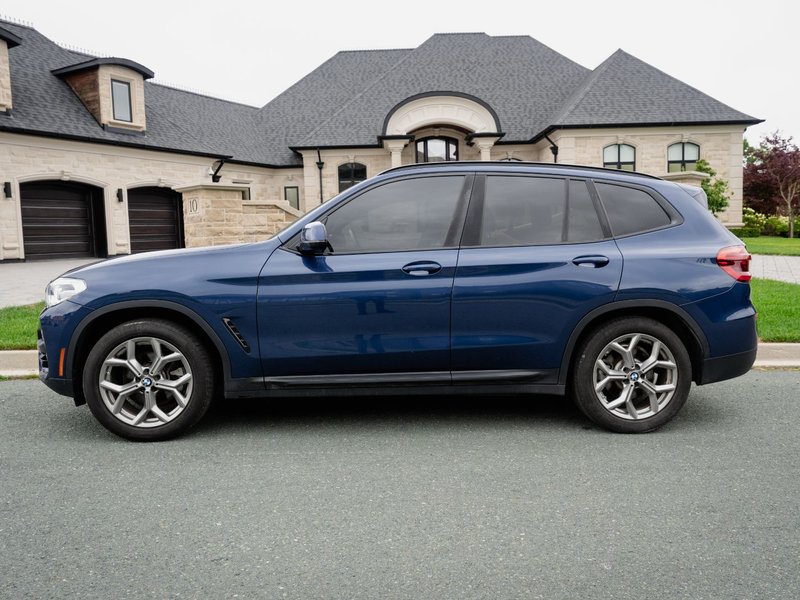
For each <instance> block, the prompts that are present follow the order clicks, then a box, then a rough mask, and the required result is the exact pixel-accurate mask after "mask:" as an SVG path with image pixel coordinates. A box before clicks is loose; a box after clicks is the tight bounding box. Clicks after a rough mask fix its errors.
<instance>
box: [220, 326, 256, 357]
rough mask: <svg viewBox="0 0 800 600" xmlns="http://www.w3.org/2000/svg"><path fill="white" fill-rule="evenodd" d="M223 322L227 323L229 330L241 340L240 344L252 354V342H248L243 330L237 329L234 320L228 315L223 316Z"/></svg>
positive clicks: (238, 340)
mask: <svg viewBox="0 0 800 600" xmlns="http://www.w3.org/2000/svg"><path fill="white" fill-rule="evenodd" d="M222 322H223V323H225V327H227V328H228V331H230V332H231V335H232V336H233V337H234V338H236V341H237V342H239V345H240V346H241V347H242V349H243V350H244V351H245V352H247V353H248V354H250V344H248V343H247V340H246V339H244V336H243V335H242V332H241V331H239V330H238V329H237V327H236V325H234V324H233V321H231V320H230V319H229V318H228V317H223V318H222Z"/></svg>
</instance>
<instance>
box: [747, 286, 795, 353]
mask: <svg viewBox="0 0 800 600" xmlns="http://www.w3.org/2000/svg"><path fill="white" fill-rule="evenodd" d="M750 287H751V290H752V294H751V295H752V300H753V305H754V306H755V307H756V310H757V311H758V337H759V338H761V340H762V341H764V342H800V285H795V284H792V283H783V282H782V281H772V280H770V279H753V280H752V281H751V282H750Z"/></svg>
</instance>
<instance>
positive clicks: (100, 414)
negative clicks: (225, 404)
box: [83, 319, 214, 442]
mask: <svg viewBox="0 0 800 600" xmlns="http://www.w3.org/2000/svg"><path fill="white" fill-rule="evenodd" d="M131 344H132V345H131ZM131 352H132V353H133V362H132V364H133V366H129V365H130V364H131V361H130V360H129V355H130V353H131ZM159 355H160V356H162V357H164V358H167V359H168V360H167V361H163V360H162V361H160V362H159V361H158V360H157V357H158V356H159ZM176 355H177V356H178V358H175V356H176ZM170 357H172V358H171V359H170ZM148 361H149V362H148ZM151 368H152V372H151ZM137 371H140V373H139V374H137V373H136V372H137ZM187 375H188V377H187ZM101 378H102V383H103V386H104V387H102V388H101ZM105 386H108V387H116V388H118V389H117V390H109V389H107V387H105ZM162 386H163V387H162ZM167 386H171V387H172V388H173V389H168V388H167ZM83 390H84V394H85V396H86V403H87V404H88V405H89V409H90V410H91V411H92V414H93V415H94V416H95V418H96V419H97V420H98V421H100V423H101V424H102V425H103V426H104V427H105V428H106V429H108V430H109V431H111V432H113V433H115V434H117V435H119V436H122V437H124V438H127V439H129V440H133V441H138V442H155V441H161V440H166V439H170V438H173V437H176V436H177V435H180V434H182V433H184V432H185V431H187V430H188V429H189V428H190V427H192V426H193V425H195V424H196V423H197V422H198V421H199V420H200V419H201V418H202V417H203V415H204V414H205V413H206V411H207V410H208V408H209V406H210V405H211V401H212V400H213V397H214V365H213V362H212V360H211V356H210V355H209V353H208V350H207V349H206V347H205V346H204V344H203V343H202V342H201V341H200V340H199V339H198V337H197V336H196V335H195V334H194V333H192V332H191V331H189V330H188V329H186V328H185V327H182V326H181V325H178V324H176V323H173V322H171V321H166V320H161V319H139V320H135V321H129V322H127V323H122V324H121V325H118V326H116V327H114V328H113V329H112V330H111V331H109V332H108V333H106V334H105V335H104V336H103V337H101V338H100V339H99V340H98V341H97V343H96V344H95V345H94V347H93V348H92V349H91V351H90V352H89V356H88V357H87V359H86V364H85V368H84V371H83ZM118 390H123V391H122V393H119V392H118ZM145 398H147V400H146V399H145ZM112 403H113V404H112ZM148 406H150V408H148ZM115 409H116V414H115V413H114V412H112V411H114V410H115ZM137 418H138V419H140V422H139V423H136V420H137Z"/></svg>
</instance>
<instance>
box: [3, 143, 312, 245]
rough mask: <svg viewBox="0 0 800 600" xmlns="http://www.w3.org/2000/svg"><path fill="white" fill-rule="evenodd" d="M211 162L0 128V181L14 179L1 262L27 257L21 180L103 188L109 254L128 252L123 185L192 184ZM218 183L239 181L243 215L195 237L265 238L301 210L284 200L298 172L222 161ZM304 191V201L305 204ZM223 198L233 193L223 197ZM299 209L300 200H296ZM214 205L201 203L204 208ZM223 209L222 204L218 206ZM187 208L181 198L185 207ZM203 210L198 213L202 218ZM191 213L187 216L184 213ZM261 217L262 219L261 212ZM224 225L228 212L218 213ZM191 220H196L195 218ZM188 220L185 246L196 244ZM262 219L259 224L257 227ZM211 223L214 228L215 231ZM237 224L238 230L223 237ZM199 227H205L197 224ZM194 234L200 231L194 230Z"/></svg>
mask: <svg viewBox="0 0 800 600" xmlns="http://www.w3.org/2000/svg"><path fill="white" fill-rule="evenodd" d="M212 165H213V160H212V159H210V158H207V157H201V156H190V155H185V154H175V153H167V152H154V151H151V150H140V149H135V148H124V147H121V146H111V145H107V144H94V143H84V142H76V141H71V140H60V139H55V138H45V137H38V136H36V137H34V136H28V135H21V134H12V133H5V132H0V182H6V181H7V182H10V183H11V192H12V197H11V198H2V197H0V260H10V259H21V258H24V245H23V239H22V217H21V210H20V184H23V183H26V182H31V181H47V180H60V181H75V182H81V183H86V184H89V185H92V186H95V187H98V188H100V189H101V190H102V191H103V196H104V199H105V220H106V238H107V244H108V251H109V254H110V255H116V254H128V253H129V252H130V235H129V227H128V206H127V190H128V189H131V188H137V187H145V186H161V187H168V188H172V189H176V188H182V187H186V186H191V185H205V184H208V183H209V182H210V177H209V175H208V172H209V168H211V167H212ZM220 175H221V176H222V181H221V182H220V185H221V186H224V185H228V186H231V185H235V186H238V188H237V189H238V200H237V203H238V207H239V208H238V209H235V208H233V207H228V206H227V204H226V205H225V208H222V210H227V211H233V212H236V211H237V210H238V212H239V213H240V214H241V217H232V216H231V214H232V213H231V214H229V215H228V219H229V224H230V226H229V227H227V229H226V230H225V231H215V232H214V233H213V234H209V233H208V232H207V231H205V232H204V233H203V234H202V235H200V238H201V239H203V240H208V239H210V240H211V243H212V244H213V243H226V242H220V241H219V240H220V239H222V238H224V239H226V240H229V241H244V239H245V238H246V239H247V240H248V241H255V240H259V239H262V240H263V239H267V238H268V237H270V235H272V233H273V232H274V231H275V230H276V228H279V227H282V224H284V223H286V222H287V221H290V220H294V219H295V218H296V217H297V216H298V215H299V214H301V213H300V211H297V210H294V209H292V207H291V206H289V204H288V203H287V202H286V201H284V200H283V187H284V186H286V185H298V182H301V181H302V180H303V173H302V169H300V168H297V169H268V168H262V167H251V166H245V165H235V164H226V165H224V166H223V168H222V169H221V171H220ZM299 187H300V188H301V203H302V201H303V194H302V188H303V186H302V185H300V186H299ZM119 189H121V190H123V201H122V202H119V201H118V199H117V190H119ZM248 189H249V196H250V198H251V199H250V200H244V199H242V195H243V194H242V190H248ZM223 199H224V200H225V202H226V203H227V202H228V201H229V200H230V198H229V197H228V196H225V197H224V198H223ZM301 206H302V204H301ZM208 208H211V205H208V206H204V208H203V211H205V210H206V209H208ZM216 208H220V207H216ZM186 210H187V206H186V201H185V197H184V212H186ZM203 211H201V212H200V214H199V215H198V218H200V219H203V218H204V216H203ZM186 216H187V217H188V215H186ZM218 216H219V215H218V214H217V213H211V215H209V218H210V219H211V223H213V227H217V226H218V225H220V226H221V224H220V223H219V221H218ZM265 216H266V221H265V218H264V217H265ZM222 219H223V223H224V219H225V214H222ZM192 223H193V224H194V222H193V221H192ZM188 224H189V222H188V221H187V223H186V225H187V228H186V238H187V239H186V242H187V246H195V245H199V243H198V242H197V241H196V240H194V239H193V237H192V235H190V233H189V227H188ZM259 224H263V229H262V228H260V227H259ZM213 227H212V228H213ZM234 227H238V229H236V231H237V234H236V236H233V234H231V235H228V233H230V232H231V231H233V228H234ZM200 229H202V228H200ZM192 231H199V230H198V229H193V230H192Z"/></svg>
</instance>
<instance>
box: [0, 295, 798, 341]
mask: <svg viewBox="0 0 800 600" xmlns="http://www.w3.org/2000/svg"><path fill="white" fill-rule="evenodd" d="M750 287H751V288H752V296H753V304H754V305H755V307H756V310H758V336H759V337H760V338H761V340H762V341H765V342H800V285H794V284H791V283H783V282H781V281H771V280H769V279H753V280H752V281H751V282H750ZM43 306H44V303H43V302H40V303H38V304H31V305H30V306H14V307H11V308H0V350H25V349H33V348H36V328H37V326H38V323H39V321H38V317H39V313H40V312H41V311H42V308H43Z"/></svg>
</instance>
